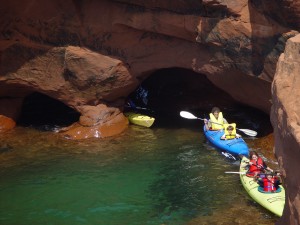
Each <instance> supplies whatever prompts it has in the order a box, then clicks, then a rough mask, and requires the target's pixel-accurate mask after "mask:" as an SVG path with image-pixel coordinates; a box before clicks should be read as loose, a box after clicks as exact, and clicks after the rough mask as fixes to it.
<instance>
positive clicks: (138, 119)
mask: <svg viewBox="0 0 300 225" xmlns="http://www.w3.org/2000/svg"><path fill="white" fill-rule="evenodd" d="M124 115H125V116H126V117H127V119H128V120H129V121H130V123H132V124H135V125H139V126H142V127H151V126H152V125H153V123H154V121H155V118H153V117H150V116H147V115H142V114H139V113H135V112H125V113H124Z"/></svg>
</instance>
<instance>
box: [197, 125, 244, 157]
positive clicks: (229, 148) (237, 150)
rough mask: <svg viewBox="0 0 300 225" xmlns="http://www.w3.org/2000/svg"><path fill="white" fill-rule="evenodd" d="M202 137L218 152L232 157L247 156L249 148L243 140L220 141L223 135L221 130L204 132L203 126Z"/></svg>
mask: <svg viewBox="0 0 300 225" xmlns="http://www.w3.org/2000/svg"><path fill="white" fill-rule="evenodd" d="M203 131H204V135H205V137H206V138H207V140H208V141H209V142H210V143H212V145H214V146H215V147H217V148H218V149H220V150H223V151H226V152H228V153H230V154H233V155H236V156H238V155H244V156H248V155H249V148H248V145H247V143H246V142H245V141H244V139H243V138H235V139H231V140H222V139H221V137H222V135H223V134H224V131H223V130H217V131H212V130H206V128H205V126H204V128H203Z"/></svg>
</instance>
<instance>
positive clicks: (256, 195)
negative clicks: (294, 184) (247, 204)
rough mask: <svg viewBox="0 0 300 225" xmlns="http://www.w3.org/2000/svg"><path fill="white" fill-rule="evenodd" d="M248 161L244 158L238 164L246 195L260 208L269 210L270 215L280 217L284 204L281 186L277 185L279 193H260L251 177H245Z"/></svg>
mask: <svg viewBox="0 0 300 225" xmlns="http://www.w3.org/2000/svg"><path fill="white" fill-rule="evenodd" d="M247 162H249V159H247V158H246V157H245V156H244V157H243V158H242V160H241V164H240V179H241V182H242V184H243V186H244V188H245V189H246V191H247V192H248V194H249V195H250V196H251V197H252V198H253V199H254V201H256V202H257V203H259V204H260V205H261V206H263V207H265V208H266V209H268V210H270V211H271V212H272V213H274V214H276V215H277V216H282V212H283V208H284V203H285V190H284V187H283V186H282V185H279V187H280V188H281V191H280V192H271V193H263V192H260V191H259V190H258V189H259V184H258V183H257V182H256V181H255V180H254V178H253V177H248V176H246V172H247V168H246V166H247V165H248V164H247Z"/></svg>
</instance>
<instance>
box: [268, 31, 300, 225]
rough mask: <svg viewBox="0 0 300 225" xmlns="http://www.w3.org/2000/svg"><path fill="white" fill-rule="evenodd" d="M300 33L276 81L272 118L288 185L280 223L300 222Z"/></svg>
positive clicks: (283, 58) (281, 63)
mask: <svg viewBox="0 0 300 225" xmlns="http://www.w3.org/2000/svg"><path fill="white" fill-rule="evenodd" d="M299 52H300V35H297V36H296V37H293V38H291V39H289V40H288V42H287V45H286V49H285V52H284V54H282V55H281V56H280V59H279V61H278V65H277V71H276V75H275V78H274V81H273V87H272V93H273V106H272V113H271V121H272V125H273V127H274V134H275V154H276V156H277V158H278V162H279V164H280V166H281V167H282V168H283V172H284V173H283V175H284V184H285V187H286V188H287V190H288V192H287V196H286V204H285V210H284V214H283V216H282V218H281V219H280V221H279V222H278V224H290V225H296V224H300V207H299V205H300V192H299V186H300V178H299V176H298V174H299V173H298V171H299V159H300V126H299V124H300V117H299V112H300V92H299V87H300V77H299V74H300V58H299Z"/></svg>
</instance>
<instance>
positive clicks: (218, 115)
mask: <svg viewBox="0 0 300 225" xmlns="http://www.w3.org/2000/svg"><path fill="white" fill-rule="evenodd" d="M204 124H205V128H206V130H222V129H223V124H228V122H227V120H226V119H225V118H224V117H223V113H222V112H221V111H220V109H219V108H218V107H213V108H212V110H211V113H210V114H209V120H207V119H204Z"/></svg>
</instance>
